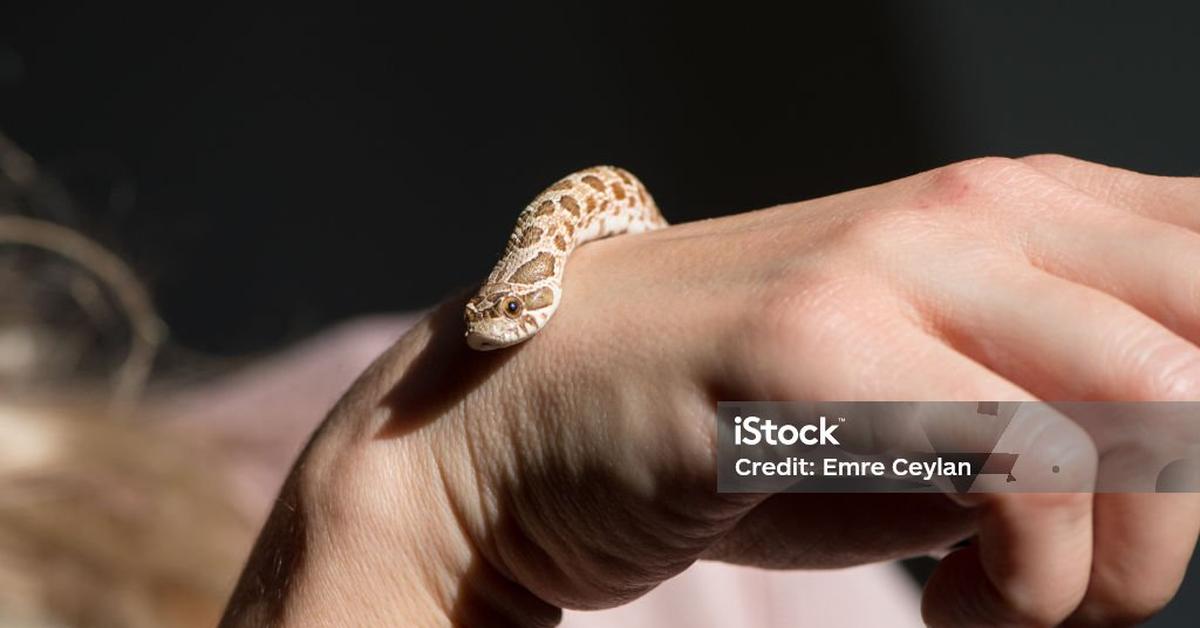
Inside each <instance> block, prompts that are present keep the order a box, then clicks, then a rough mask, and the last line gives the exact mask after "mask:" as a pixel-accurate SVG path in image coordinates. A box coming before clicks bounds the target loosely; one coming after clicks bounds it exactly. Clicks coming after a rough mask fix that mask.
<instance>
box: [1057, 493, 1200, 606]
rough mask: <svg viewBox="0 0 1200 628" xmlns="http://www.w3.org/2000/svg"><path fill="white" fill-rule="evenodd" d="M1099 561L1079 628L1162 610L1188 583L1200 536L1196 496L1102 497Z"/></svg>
mask: <svg viewBox="0 0 1200 628" xmlns="http://www.w3.org/2000/svg"><path fill="white" fill-rule="evenodd" d="M1093 517H1094V519H1095V523H1094V531H1093V534H1094V535H1095V543H1094V556H1093V557H1092V573H1091V578H1090V582H1089V583H1088V588H1087V592H1086V594H1085V595H1084V598H1083V601H1082V603H1081V604H1080V606H1079V608H1078V609H1077V610H1076V611H1075V613H1074V615H1073V616H1072V618H1071V623H1074V624H1077V625H1101V626H1110V625H1129V624H1134V623H1138V622H1141V621H1143V620H1145V619H1146V618H1147V617H1149V616H1150V615H1152V614H1154V613H1155V612H1157V611H1159V610H1160V609H1161V608H1162V607H1163V606H1165V605H1166V603H1167V602H1168V601H1170V599H1171V598H1172V597H1173V596H1174V594H1175V591H1176V590H1178V588H1179V584H1180V583H1181V582H1182V581H1183V576H1184V572H1185V571H1186V570H1187V565H1188V561H1189V560H1190V558H1191V555H1192V550H1193V548H1194V547H1195V545H1196V537H1197V534H1198V533H1200V495H1197V494H1195V493H1142V494H1117V493H1111V494H1100V495H1096V499H1095V502H1094V513H1093Z"/></svg>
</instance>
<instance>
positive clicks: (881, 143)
mask: <svg viewBox="0 0 1200 628" xmlns="http://www.w3.org/2000/svg"><path fill="white" fill-rule="evenodd" d="M163 4H165V3H163ZM791 4H792V6H791V7H790V8H786V9H779V8H771V9H770V10H768V9H767V8H765V6H766V5H764V6H759V5H755V4H752V3H745V2H742V3H733V4H721V5H719V6H716V7H703V6H701V5H700V3H687V4H678V5H671V4H666V3H659V2H642V3H622V2H611V1H606V2H603V3H589V4H574V3H538V4H521V5H520V6H505V3H486V4H479V5H477V6H476V5H471V6H468V5H463V4H447V3H424V4H406V3H390V4H386V5H383V4H381V5H365V4H362V5H360V4H356V3H328V4H326V5H324V6H313V7H306V6H302V5H298V4H291V5H286V6H279V7H268V6H266V5H257V4H252V3H244V4H237V5H227V6H220V5H214V4H211V3H204V4H197V5H193V6H190V7H187V8H180V7H165V6H160V7H159V8H158V9H154V10H151V11H150V12H147V10H146V9H138V10H136V11H134V10H120V9H114V8H113V7H111V6H106V5H105V3H89V4H86V5H83V4H81V5H80V6H71V5H64V4H60V3H54V2H20V3H17V2H9V3H6V5H5V7H4V8H3V9H2V10H0V16H2V17H0V130H3V131H4V132H5V133H7V134H8V135H10V136H11V137H12V138H13V139H14V140H16V141H17V143H18V144H20V145H21V146H22V147H23V148H25V149H26V150H27V151H29V152H30V153H31V154H32V155H33V156H34V158H35V159H37V160H38V161H39V163H40V164H41V165H42V166H43V167H44V168H46V169H47V170H48V171H49V172H50V173H52V174H54V175H56V176H57V177H59V178H60V179H61V180H62V181H64V182H65V183H66V185H67V187H68V189H69V190H70V191H71V192H72V193H73V194H74V196H75V197H76V199H77V200H78V201H79V203H78V207H80V208H82V209H78V210H74V211H70V212H66V213H65V214H66V215H55V216H43V217H45V218H51V219H54V220H57V221H60V222H64V223H67V224H69V225H71V226H75V227H79V228H81V229H82V230H84V231H85V232H86V233H88V234H90V235H92V236H94V237H97V238H98V239H100V240H101V241H103V242H104V243H106V244H108V245H109V246H111V247H113V248H114V249H116V250H117V251H118V252H120V253H121V254H122V255H123V256H124V257H126V258H127V259H128V260H130V261H131V263H132V264H133V265H134V266H135V268H136V269H137V270H138V271H139V273H140V274H141V275H142V276H143V277H145V278H146V279H147V280H148V282H149V284H150V286H151V288H152V290H153V292H154V294H155V297H156V299H157V301H158V305H159V307H160V308H161V310H162V315H163V318H164V319H165V321H166V322H167V324H168V325H169V326H170V328H171V331H172V336H173V339H174V341H175V342H177V343H180V344H182V345H184V346H187V347H191V348H195V349H198V350H202V351H206V352H211V353H217V354H238V353H242V352H246V351H260V350H265V349H268V348H270V347H273V346H277V345H278V344H279V343H280V342H283V341H287V340H291V339H295V338H297V337H300V336H303V335H305V334H309V333H312V332H314V331H315V330H317V329H320V328H321V327H323V326H325V325H327V324H329V323H330V322H332V321H336V320H339V319H342V318H345V317H347V316H351V315H354V314H358V313H364V312H373V311H380V310H397V309H413V308H419V307H424V306H427V305H429V304H431V303H433V302H435V301H436V300H438V299H439V298H440V297H442V296H444V295H445V294H447V293H448V292H449V291H450V290H452V289H454V288H456V287H459V286H465V285H466V284H469V283H471V282H472V281H477V280H478V279H479V278H480V277H481V276H483V275H484V274H485V273H486V271H487V270H488V269H489V267H490V264H491V263H492V261H493V260H494V258H495V256H496V254H497V253H498V251H499V249H500V248H501V246H502V244H503V242H504V240H505V238H506V237H507V233H508V229H509V228H510V226H511V224H512V221H513V219H514V218H515V216H516V214H517V212H518V211H519V210H520V209H521V207H522V206H523V205H524V203H526V202H527V201H528V200H529V199H530V198H531V197H532V196H533V195H534V194H535V193H536V192H538V191H539V190H540V189H541V188H542V187H544V186H545V185H547V184H548V183H550V182H552V181H553V180H554V179H555V178H557V177H558V176H561V175H562V174H565V173H566V172H568V171H571V170H574V169H577V168H580V167H583V166H587V165H591V164H593V163H602V162H607V163H616V164H618V165H622V166H625V167H627V168H629V169H630V170H632V171H634V172H635V173H637V174H638V175H639V176H640V177H641V178H642V179H643V180H645V181H646V182H647V184H648V185H649V187H650V188H651V190H652V191H653V192H654V194H655V196H656V197H657V199H658V201H659V203H660V205H661V206H662V207H663V208H664V213H665V214H666V215H667V217H668V218H669V219H671V220H672V221H673V222H682V221H685V220H691V219H695V218H700V217H705V216H715V215H722V214H728V213H733V212H739V211H744V210H748V209H754V208H758V207H762V206H766V205H770V204H774V203H781V202H785V201H794V200H801V199H805V198H811V197H815V196H820V195H825V194H829V193H833V192H837V191H841V190H846V189H850V188H854V187H858V186H863V185H867V184H871V183H877V182H881V181H885V180H888V179H892V178H896V177H900V176H903V175H906V174H910V173H913V172H917V171H920V170H923V169H927V168H930V167H933V166H936V165H939V164H942V163H946V162H949V161H954V160H958V159H963V158H967V157H972V156H979V155H985V154H1001V155H1014V156H1015V155H1021V154H1027V153H1034V152H1045V151H1053V152H1063V153H1069V154H1073V155H1076V156H1080V157H1084V158H1088V159H1092V160H1096V161H1101V162H1105V163H1110V164H1114V165H1121V166H1125V167H1130V168H1134V169H1139V170H1143V171H1150V172H1157V173H1164V174H1177V175H1183V174H1191V175H1195V174H1200V119H1198V116H1200V3H1195V2H1179V3H1170V4H1168V3H1154V2H1139V3H1136V4H1134V3H1124V4H1117V3H1106V2H1055V3H1044V2H1005V3H986V4H985V3H961V2H952V1H943V2H919V3H917V2H913V3H903V4H901V3H888V4H884V3H875V2H871V3H863V2H839V3H824V4H816V3H791ZM43 211H46V210H43ZM1194 581H1195V579H1194V578H1193V580H1192V582H1194ZM1190 586H1192V587H1193V588H1195V586H1196V585H1195V584H1192V585H1190ZM1181 597H1183V598H1186V597H1188V596H1187V595H1186V594H1185V595H1183V596H1181ZM1186 604H1192V605H1193V606H1192V608H1193V609H1195V605H1196V604H1197V602H1195V601H1193V600H1181V601H1177V602H1176V612H1177V613H1180V614H1182V613H1183V612H1184V608H1183V607H1184V606H1185V605H1186ZM1192 612H1195V611H1194V610H1193V611H1192ZM1179 616H1182V615H1179ZM1160 621H1162V622H1164V625H1166V623H1167V622H1168V621H1169V618H1163V619H1162V620H1160Z"/></svg>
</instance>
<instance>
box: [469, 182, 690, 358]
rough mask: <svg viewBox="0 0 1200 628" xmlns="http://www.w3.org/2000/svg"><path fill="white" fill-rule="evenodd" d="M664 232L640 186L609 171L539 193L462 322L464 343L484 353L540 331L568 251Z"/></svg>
mask: <svg viewBox="0 0 1200 628" xmlns="http://www.w3.org/2000/svg"><path fill="white" fill-rule="evenodd" d="M666 226H667V221H666V220H665V219H664V218H663V217H662V214H661V213H659V211H658V206H657V205H655V204H654V199H653V198H652V197H651V196H650V192H648V191H647V190H646V186H644V185H642V182H641V181H638V179H637V177H634V176H633V175H632V174H630V173H629V172H627V171H625V170H623V169H621V168H617V167H615V166H593V167H591V168H587V169H584V170H580V171H579V172H575V173H572V174H570V175H567V176H566V177H563V178H562V179H560V180H558V182H556V183H555V184H554V185H551V186H550V187H548V188H546V189H545V190H544V191H543V192H542V193H541V194H539V195H538V196H537V197H536V198H534V199H533V202H531V203H530V204H529V205H528V206H526V207H525V209H524V210H523V211H522V212H521V215H520V216H518V217H517V224H516V226H515V227H514V228H513V230H512V234H511V235H509V238H508V245H507V246H505V248H504V253H503V254H502V255H501V256H500V260H499V261H498V262H497V263H496V267H495V268H494V269H492V272H491V274H490V275H489V276H488V278H487V281H485V282H484V283H483V285H482V286H480V288H479V292H478V293H476V294H475V296H474V297H472V298H471V299H470V301H468V302H467V305H466V309H465V311H464V313H463V318H464V319H465V320H466V324H467V332H466V338H467V344H468V345H469V346H470V347H471V348H472V349H478V350H480V351H488V350H492V349H499V348H501V347H508V346H511V345H515V344H517V343H520V342H523V341H525V340H528V339H529V338H531V337H532V336H533V335H534V334H536V333H537V332H538V331H540V330H541V329H542V328H543V327H544V326H545V325H546V322H547V321H549V320H550V317H551V316H552V315H553V314H554V312H555V310H557V309H558V306H559V305H560V304H561V302H562V295H563V292H562V277H563V271H564V269H565V267H566V263H567V258H568V257H569V256H570V255H571V252H572V251H574V250H575V247H577V246H579V245H581V244H584V243H586V242H589V241H591V240H598V239H600V238H606V237H609V236H614V235H620V234H625V233H640V232H644V231H650V230H653V229H661V228H663V227H666Z"/></svg>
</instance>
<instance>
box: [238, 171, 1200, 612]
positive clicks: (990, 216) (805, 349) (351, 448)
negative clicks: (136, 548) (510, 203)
mask: <svg viewBox="0 0 1200 628" xmlns="http://www.w3.org/2000/svg"><path fill="white" fill-rule="evenodd" d="M1195 199H1200V183H1198V182H1197V181H1196V180H1192V179H1165V178H1157V177H1145V176H1142V175H1136V174H1133V173H1128V172H1124V171H1118V170H1113V169H1108V168H1104V167H1102V166H1096V165H1093V164H1087V163H1084V162H1078V161H1075V160H1070V159H1066V158H1060V157H1045V156H1043V157H1034V158H1029V159H1025V160H1019V161H1014V160H1002V159H984V160H976V161H971V162H965V163H961V164H955V165H952V166H948V167H946V168H942V169H938V170H935V171H931V172H929V173H924V174H921V175H917V176H914V177H910V178H907V179H903V180H900V181H896V182H892V183H888V184H884V185H881V186H876V187H872V188H866V189H863V190H856V191H853V192H849V193H846V194H841V195H837V196H833V197H829V198H824V199H818V200H814V201H809V202H805V203H799V204H793V205H785V206H780V207H776V208H771V209H767V210H763V211H759V212H753V213H749V214H742V215H736V216H730V217H727V218H722V219H717V220H711V221H704V222H697V223H689V224H683V225H678V226H675V227H672V228H669V229H666V230H663V231H658V232H653V233H648V234H642V235H637V236H622V237H618V238H614V239H611V240H606V241H600V242H596V243H592V244H589V245H587V246H585V247H582V248H581V249H579V250H578V251H576V252H575V253H574V255H573V256H572V260H571V263H570V264H569V266H568V268H567V277H566V280H565V284H564V285H565V286H566V297H565V298H564V301H563V304H562V306H561V308H560V309H559V310H558V312H557V313H556V315H555V319H554V321H553V322H552V323H551V324H550V325H549V326H548V327H547V328H546V329H544V330H543V331H542V332H541V333H540V334H538V336H537V337H535V338H534V339H533V340H531V341H529V342H527V343H525V344H524V345H521V346H518V347H516V348H513V349H511V350H506V351H502V352H497V353H493V354H478V353H474V352H471V351H469V350H468V349H466V348H465V346H464V345H463V344H462V339H461V327H460V321H459V320H458V311H459V307H460V305H461V302H457V303H451V304H448V305H447V306H445V307H443V308H442V309H441V310H440V311H439V312H437V313H435V314H433V315H432V316H431V317H430V318H428V319H426V320H425V321H424V322H423V323H422V324H421V325H419V326H418V328H417V329H416V330H415V331H414V332H413V333H410V334H409V335H408V336H406V337H405V338H404V339H403V340H402V341H401V342H400V343H398V344H397V346H396V347H394V348H393V350H391V351H390V352H389V353H388V354H386V355H385V356H384V357H383V358H381V359H380V360H379V361H378V362H376V364H375V365H374V366H373V367H372V368H371V369H370V370H369V371H368V372H367V373H366V374H365V375H364V376H363V377H362V378H360V380H359V382H358V383H357V384H356V385H355V386H354V387H353V388H352V389H351V391H350V392H349V393H348V394H347V395H346V397H345V398H344V399H343V401H342V403H340V404H339V406H338V408H336V409H335V411H334V412H333V413H332V414H331V416H330V417H329V419H328V420H327V421H326V423H325V425H324V427H323V428H322V429H321V430H319V432H318V433H317V435H315V436H314V439H313V441H312V443H311V444H310V446H309V448H308V450H307V451H306V453H305V455H304V456H303V457H302V459H301V462H300V463H299V464H298V466H297V468H296V470H295V471H294V472H293V476H292V479H291V481H290V482H289V485H288V487H287V488H285V492H284V495H283V501H282V502H281V503H283V504H286V505H287V506H288V508H282V507H280V508H277V511H276V513H275V516H274V517H273V520H272V522H271V523H269V524H268V527H267V529H266V530H265V531H264V535H263V537H262V539H260V545H259V548H258V550H257V551H256V556H255V558H254V559H253V560H252V563H251V565H250V566H249V567H248V570H247V573H246V575H244V576H243V581H242V585H240V587H239V593H238V594H237V595H236V596H235V599H234V601H233V603H232V604H231V608H230V613H229V616H228V617H227V621H228V622H229V623H230V624H231V625H235V624H236V622H237V621H238V620H243V619H245V618H248V617H254V616H255V613H262V615H258V617H264V616H268V615H271V616H277V617H292V618H296V617H308V618H320V617H324V618H339V619H342V620H347V619H348V618H354V619H356V620H358V623H361V622H362V620H364V619H365V620H367V621H369V620H370V618H375V619H386V618H389V617H390V618H392V619H393V620H394V619H395V618H396V617H409V618H410V619H412V620H413V621H420V620H430V621H443V622H444V621H459V622H464V623H503V621H505V620H507V621H509V622H512V623H518V624H538V623H552V622H553V621H554V620H555V618H556V617H557V612H558V610H557V607H562V606H565V607H572V608H595V607H603V606H610V605H615V604H619V603H621V602H623V601H627V600H629V599H632V598H633V597H636V596H638V595H640V594H642V593H644V592H646V591H648V590H649V589H650V588H652V587H653V586H655V585H656V584H657V583H659V582H661V581H662V580H664V579H666V578H668V577H670V576H672V575H674V574H675V573H678V572H679V571H681V570H682V569H684V568H685V567H686V566H687V565H688V564H690V563H691V562H692V561H694V560H696V559H697V558H699V557H712V558H718V559H722V560H731V561H736V562H743V563H750V564H761V565H767V566H775V567H792V568H801V567H830V566H841V565H850V564H857V563H863V562H870V561H877V560H883V559H888V558H894V557H899V556H906V555H912V554H917V553H922V552H926V551H929V550H932V549H936V548H942V547H946V546H947V545H949V544H952V543H953V542H955V541H957V540H959V539H962V538H964V537H967V536H970V535H978V538H979V541H978V543H975V544H973V545H971V546H969V547H967V548H965V549H962V550H959V551H957V552H955V553H953V554H951V555H950V556H949V557H948V558H947V559H945V560H944V561H942V563H941V564H940V565H939V567H938V570H937V571H936V572H935V574H934V576H933V578H932V580H931V581H930V583H929V586H928V587H927V590H926V593H925V613H926V618H927V619H928V620H929V621H930V622H932V623H1036V624H1052V623H1057V622H1060V621H1063V620H1071V621H1077V622H1080V623H1088V622H1095V623H1108V622H1115V621H1131V620H1135V619H1137V618H1140V617H1143V616H1145V615H1146V614H1148V613H1151V612H1153V611H1154V610H1156V609H1157V608H1158V607H1160V606H1161V605H1162V604H1163V603H1165V601H1166V600H1167V599H1169V598H1170V596H1171V595H1172V594H1173V592H1174V590H1175V588H1176V587H1177V586H1178V583H1179V580H1180V578H1181V577H1182V573H1183V568H1184V566H1185V565H1186V562H1187V558H1188V555H1189V554H1190V551H1191V548H1192V547H1193V545H1194V543H1195V540H1196V534H1197V528H1198V526H1200V500H1198V499H1197V496H1195V495H1190V494H1185V495H1092V494H1089V493H1087V492H1078V493H1064V494H1054V495H1045V494H1042V495H1013V494H996V495H992V496H987V497H984V498H983V499H982V500H981V501H978V502H972V503H966V504H963V503H960V502H956V501H952V500H950V499H947V498H944V497H940V496H929V495H924V496H917V495H908V496H904V495H852V496H841V495H824V496H820V495H776V496H767V495H736V494H718V493H716V492H715V477H716V473H715V455H714V447H715V445H714V443H715V429H714V428H715V425H714V421H713V420H712V412H713V408H714V405H715V402H716V401H717V400H718V399H805V400H873V399H881V400H901V399H909V400H917V399H928V400H978V399H989V400H990V399H1002V400H1027V399H1035V398H1041V399H1121V400H1144V399H1178V400H1183V399H1196V398H1197V397H1200V349H1198V348H1197V347H1196V345H1195V343H1196V342H1197V341H1198V340H1200V276H1197V273H1196V272H1195V269H1196V268H1200V235H1198V233H1197V231H1200V211H1198V210H1197V209H1196V206H1195V203H1196V200H1195ZM1043 429H1045V430H1051V429H1052V430H1057V431H1059V432H1060V433H1061V434H1063V435H1064V439H1066V440H1068V441H1070V442H1071V443H1073V445H1074V447H1073V449H1071V451H1070V455H1073V456H1076V457H1078V458H1080V459H1086V458H1088V457H1092V458H1094V457H1095V451H1094V449H1090V448H1089V443H1088V441H1087V438H1086V435H1085V434H1084V433H1083V431H1082V430H1079V429H1078V428H1076V427H1074V426H1072V425H1070V424H1067V423H1059V424H1053V425H1048V426H1045V427H1044V428H1043ZM1093 466H1094V465H1093ZM297 556H302V559H301V560H298V559H297V558H296V557H297ZM331 600H339V603H338V604H336V605H331V604H329V602H330V601H331ZM354 613H359V614H358V615H354ZM318 621H319V620H318Z"/></svg>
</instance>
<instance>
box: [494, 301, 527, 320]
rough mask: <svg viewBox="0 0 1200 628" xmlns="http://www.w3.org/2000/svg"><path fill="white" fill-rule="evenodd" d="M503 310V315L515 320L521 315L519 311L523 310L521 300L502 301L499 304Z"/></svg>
mask: <svg viewBox="0 0 1200 628" xmlns="http://www.w3.org/2000/svg"><path fill="white" fill-rule="evenodd" d="M500 306H501V307H502V308H503V309H504V314H505V315H507V316H508V317H509V318H516V317H518V316H520V315H521V311H522V310H524V309H525V307H524V306H523V305H521V300H520V299H518V298H516V297H508V298H506V299H504V303H502V304H500Z"/></svg>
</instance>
